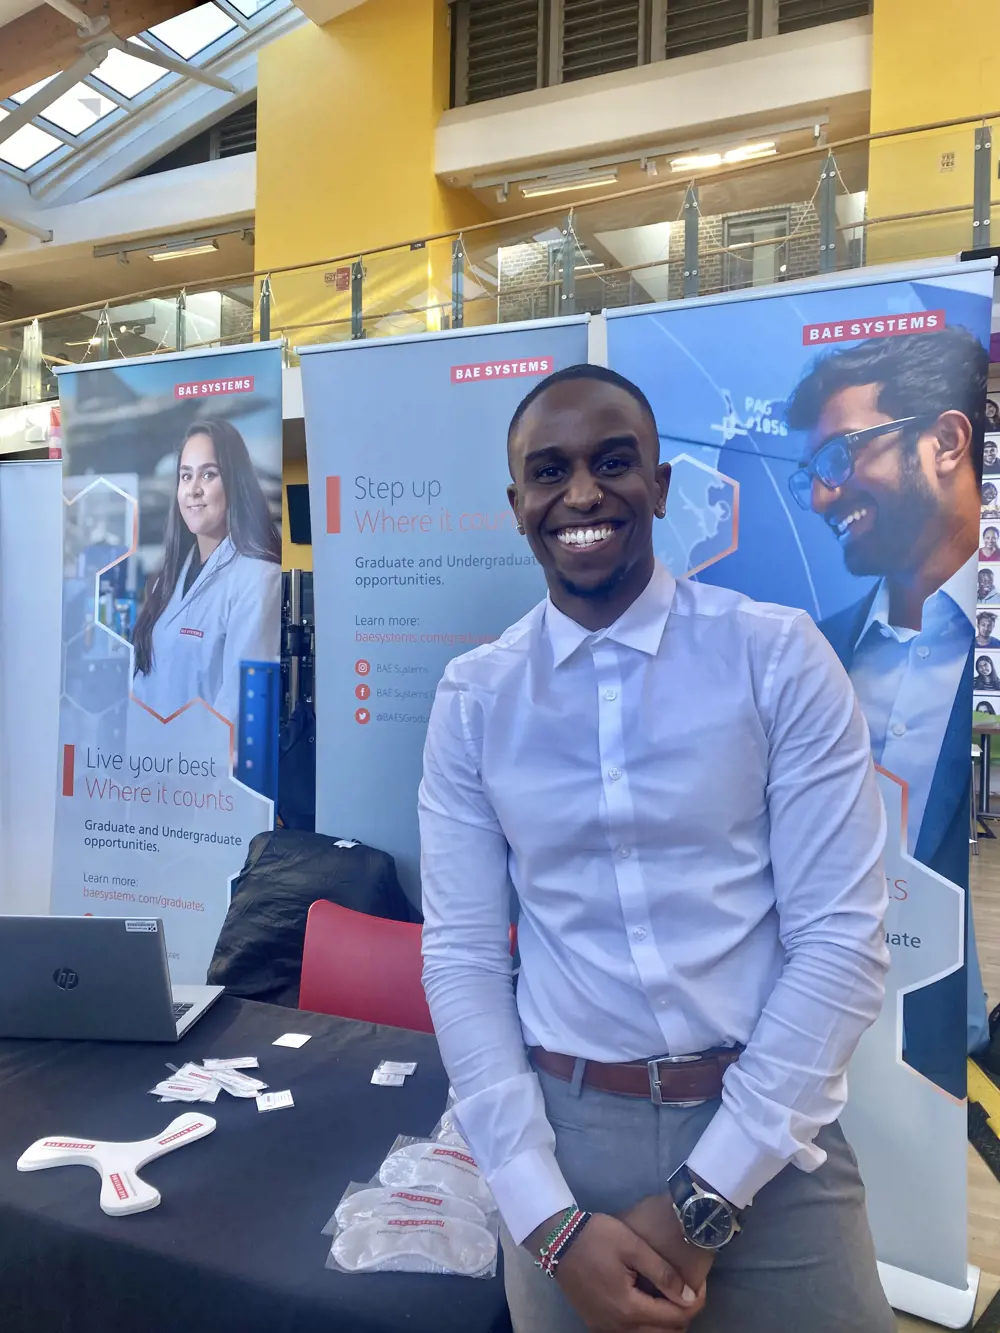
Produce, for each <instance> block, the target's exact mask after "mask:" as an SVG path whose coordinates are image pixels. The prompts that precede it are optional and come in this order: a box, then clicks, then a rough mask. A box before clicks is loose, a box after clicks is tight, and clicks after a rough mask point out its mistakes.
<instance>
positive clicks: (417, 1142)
mask: <svg viewBox="0 0 1000 1333" xmlns="http://www.w3.org/2000/svg"><path fill="white" fill-rule="evenodd" d="M379 1181H380V1183H381V1184H383V1185H386V1186H388V1187H389V1188H390V1189H409V1188H411V1187H412V1186H417V1187H422V1186H425V1185H429V1186H432V1187H436V1188H438V1189H441V1190H444V1191H445V1193H447V1194H455V1195H457V1196H458V1197H459V1198H462V1199H469V1200H471V1202H472V1203H474V1204H476V1205H477V1206H478V1207H479V1208H480V1209H481V1210H482V1211H483V1212H493V1211H494V1209H495V1208H496V1204H495V1203H494V1202H493V1196H492V1195H491V1194H490V1191H489V1188H488V1187H487V1184H486V1181H485V1180H484V1179H483V1176H482V1173H481V1172H480V1170H479V1167H478V1166H477V1165H476V1161H475V1158H474V1157H473V1156H472V1154H471V1153H470V1152H468V1151H467V1150H466V1149H465V1148H464V1146H462V1147H455V1146H452V1145H451V1144H446V1143H436V1142H434V1141H433V1140H427V1139H407V1138H405V1137H403V1136H400V1137H399V1138H398V1139H397V1140H396V1142H395V1143H394V1144H393V1146H392V1149H391V1150H390V1152H389V1155H388V1157H386V1159H385V1161H384V1162H383V1163H382V1166H381V1168H380V1169H379Z"/></svg>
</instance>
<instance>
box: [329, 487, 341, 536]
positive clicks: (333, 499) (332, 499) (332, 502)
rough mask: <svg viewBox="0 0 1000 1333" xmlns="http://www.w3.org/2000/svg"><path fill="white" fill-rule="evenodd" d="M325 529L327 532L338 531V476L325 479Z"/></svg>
mask: <svg viewBox="0 0 1000 1333" xmlns="http://www.w3.org/2000/svg"><path fill="white" fill-rule="evenodd" d="M326 530H327V532H329V533H339V532H340V478H339V477H327V479H326Z"/></svg>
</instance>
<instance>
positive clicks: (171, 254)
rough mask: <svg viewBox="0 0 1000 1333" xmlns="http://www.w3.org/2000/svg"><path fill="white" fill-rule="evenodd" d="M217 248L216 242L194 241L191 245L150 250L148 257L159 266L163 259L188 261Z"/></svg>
mask: <svg viewBox="0 0 1000 1333" xmlns="http://www.w3.org/2000/svg"><path fill="white" fill-rule="evenodd" d="M218 248H219V242H218V241H195V242H193V243H192V244H191V245H173V246H170V247H168V248H167V249H164V250H151V251H150V254H149V257H150V259H151V260H152V261H153V263H154V264H159V263H160V262H161V261H162V260H164V259H189V258H190V257H191V256H192V255H210V254H212V253H214V251H216V250H218Z"/></svg>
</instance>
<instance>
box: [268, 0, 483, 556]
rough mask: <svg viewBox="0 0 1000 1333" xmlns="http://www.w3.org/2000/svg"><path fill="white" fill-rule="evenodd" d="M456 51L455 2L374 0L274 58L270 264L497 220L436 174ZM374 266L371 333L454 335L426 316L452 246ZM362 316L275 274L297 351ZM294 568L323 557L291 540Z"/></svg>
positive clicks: (295, 38)
mask: <svg viewBox="0 0 1000 1333" xmlns="http://www.w3.org/2000/svg"><path fill="white" fill-rule="evenodd" d="M449 46H450V33H449V30H448V6H447V4H446V0H366V2H365V3H364V4H361V5H359V6H358V7H357V8H355V9H353V10H349V11H348V12H347V13H346V14H343V15H342V16H341V17H340V18H337V19H334V20H333V21H332V22H330V23H328V24H327V25H326V27H324V28H318V27H316V26H315V25H314V24H312V23H307V24H305V25H303V26H302V27H301V28H298V29H296V31H295V32H293V33H290V34H289V35H288V36H287V37H284V38H282V39H281V40H280V41H277V42H272V43H271V44H270V45H268V46H265V47H264V48H263V49H262V50H261V52H260V55H259V56H258V86H257V211H256V264H257V267H258V268H259V269H268V268H279V267H283V266H285V265H296V264H305V263H309V262H311V261H314V260H321V259H327V258H330V257H333V256H340V255H346V256H352V255H353V254H356V253H358V252H360V251H363V250H370V249H372V248H373V247H377V246H382V245H392V244H394V243H395V242H399V241H404V242H407V243H408V242H409V241H411V240H416V239H419V238H421V237H424V236H429V235H433V234H435V233H438V232H442V231H448V230H450V229H453V228H459V227H462V226H467V225H468V224H470V223H472V222H479V221H484V220H485V219H486V216H487V215H486V213H485V211H484V210H483V209H482V206H481V205H480V204H479V203H478V202H477V201H476V200H475V199H473V198H472V197H471V196H470V195H467V194H465V193H464V192H462V191H458V190H449V189H447V188H446V187H445V186H443V185H441V184H440V183H439V182H438V180H437V178H436V177H435V175H434V131H435V128H436V126H437V123H438V119H439V118H440V116H441V113H442V111H444V110H445V108H446V107H447V105H448V78H449ZM349 262H350V259H349V258H348V259H347V260H346V261H345V263H349ZM365 268H366V278H365V312H366V326H367V328H368V331H369V333H370V334H375V333H405V332H415V331H421V330H426V329H435V328H440V327H441V311H440V310H436V309H431V310H428V311H426V313H424V311H425V308H426V307H434V306H435V305H438V304H439V303H441V302H446V301H448V299H449V298H450V293H451V242H450V241H440V242H436V243H432V244H430V245H428V246H427V247H426V248H424V249H422V250H413V251H411V250H410V249H409V246H408V244H407V245H406V246H405V247H404V248H402V249H400V250H395V251H393V252H391V253H389V254H384V255H370V256H369V257H368V258H367V259H366V260H365ZM399 310H404V311H407V312H409V313H407V314H404V315H402V316H400V315H398V314H394V313H393V312H396V311H399ZM350 314H351V298H350V293H349V292H344V293H340V292H338V291H337V290H336V288H335V287H334V286H331V285H328V284H327V283H326V282H325V281H324V268H316V269H313V270H310V271H308V272H306V273H295V274H276V275H274V277H273V279H272V313H271V329H272V335H273V336H276V337H277V336H281V335H282V333H284V334H285V336H287V338H288V340H289V343H290V344H291V345H292V346H293V347H294V346H295V345H296V344H301V343H309V342H314V343H315V342H332V341H335V340H340V339H343V338H347V337H349V336H350ZM331 320H335V321H339V322H337V323H333V324H331V323H330V322H329V321H331ZM294 325H305V326H306V327H299V328H294V327H288V326H294ZM305 480H306V465H305V460H304V459H301V458H297V459H290V460H286V464H285V472H284V482H285V485H289V484H294V483H296V482H302V481H305ZM285 504H286V499H285V496H284V495H282V506H283V507H284V506H285ZM284 518H285V531H286V532H287V518H288V516H287V513H285V514H284ZM282 563H283V564H284V565H285V567H286V568H289V567H291V566H295V567H297V568H299V569H311V568H312V550H311V549H310V548H309V547H305V546H292V545H291V543H290V542H288V540H287V536H286V538H285V540H284V547H283V551H282Z"/></svg>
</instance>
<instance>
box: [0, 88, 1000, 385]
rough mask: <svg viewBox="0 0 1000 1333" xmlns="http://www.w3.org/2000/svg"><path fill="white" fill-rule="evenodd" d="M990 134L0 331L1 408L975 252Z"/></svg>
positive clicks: (922, 134)
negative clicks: (217, 361) (59, 388)
mask: <svg viewBox="0 0 1000 1333" xmlns="http://www.w3.org/2000/svg"><path fill="white" fill-rule="evenodd" d="M993 121H1000V112H989V113H987V114H986V115H983V116H976V117H967V118H961V119H956V120H950V121H938V122H935V123H933V124H927V125H917V126H910V127H908V128H906V129H902V130H897V131H887V132H881V133H876V134H864V135H856V136H853V137H851V138H846V139H841V140H839V141H838V142H836V143H832V144H820V143H816V142H809V143H805V144H803V146H801V147H789V148H787V149H785V148H783V150H782V151H780V152H779V153H778V154H777V155H776V156H773V157H770V158H767V159H765V160H763V161H757V162H746V163H741V164H737V165H730V166H723V167H719V168H715V169H711V170H705V171H701V172H698V173H697V174H696V175H695V176H692V175H691V173H687V174H686V175H684V176H681V175H673V174H672V175H671V176H670V177H668V178H667V179H656V180H652V181H649V180H647V181H646V183H644V184H638V185H635V186H633V187H631V188H627V189H624V190H619V191H618V192H617V193H615V194H606V195H603V196H600V197H598V198H594V199H591V200H588V201H587V202H585V203H582V204H579V205H577V206H575V207H573V208H572V209H569V210H567V209H566V208H565V206H559V205H555V206H549V207H545V208H539V209H536V210H533V211H530V212H524V213H521V214H518V215H517V216H515V217H510V218H503V219H498V220H491V221H487V222H482V223H477V224H475V225H473V226H469V227H466V228H464V229H463V230H461V231H444V232H439V233H437V234H436V235H433V236H427V237H421V238H419V239H416V240H412V241H408V242H404V243H402V244H399V245H388V246H381V247H377V248H374V249H371V250H367V251H365V252H363V253H361V254H357V253H354V254H347V255H339V256H334V257H332V258H329V259H325V260H318V261H315V262H313V263H309V264H302V265H287V266H283V267H280V268H271V269H267V270H264V269H258V270H255V271H253V272H245V273H237V274H232V275H228V276H227V277H225V278H224V279H215V280H214V281H212V282H206V283H203V284H189V285H188V286H187V287H186V288H180V289H179V288H178V287H177V286H172V287H156V288H149V289H146V290H144V291H138V292H135V293H133V294H132V295H130V296H127V297H121V298H115V299H114V300H109V301H107V302H101V303H88V304H84V305H76V306H70V307H66V308H65V309H62V310H56V311H51V312H49V313H47V314H44V315H39V316H37V317H34V318H26V319H10V320H6V321H3V322H0V407H5V406H12V405H17V404H24V403H34V402H40V401H44V400H45V399H48V398H54V397H55V396H56V389H55V376H54V374H53V373H52V372H53V369H54V368H55V367H56V366H59V365H69V364H80V363H83V362H86V361H88V360H92V361H99V360H107V359H114V358H115V357H118V356H121V357H131V356H141V355H156V354H158V353H161V352H166V351H178V350H182V349H184V348H189V349H193V348H198V347H210V346H211V347H220V346H221V347H224V346H231V345H237V344H240V343H244V342H247V341H250V340H252V339H254V338H257V339H260V340H266V339H269V338H281V339H283V340H284V341H285V343H286V346H287V348H288V358H289V360H290V361H293V360H294V359H295V352H294V348H295V347H297V346H301V345H306V344H315V343H321V342H331V341H337V340H342V339H343V340H346V339H351V338H369V337H379V336H385V335H391V334H401V333H421V332H433V331H436V330H439V329H443V328H459V327H462V326H463V325H482V324H489V323H496V322H501V323H502V322H506V321H510V320H521V319H530V318H539V317H544V316H553V315H560V314H574V313H578V312H580V311H585V310H590V311H598V310H601V309H605V308H609V307H613V306H623V305H638V304H643V303H646V302H651V301H661V300H672V299H675V298H680V297H690V296H695V295H698V294H706V293H711V292H719V291H726V290H733V289H735V288H740V287H747V286H757V285H762V284H767V283H771V282H783V281H788V280H791V279H795V278H803V277H809V276H812V275H815V274H821V273H833V272H836V271H839V270H843V269H850V268H857V267H860V266H862V265H864V264H866V263H872V262H879V263H882V262H887V261H893V260H907V259H914V260H915V259H921V258H931V257H939V256H941V255H946V254H955V253H957V252H961V251H967V250H972V249H976V250H980V249H984V248H986V247H988V246H989V244H990V240H989V236H990V229H991V223H992V213H993V210H994V208H996V207H1000V201H993V200H992V199H991V197H990V195H991V183H992V177H993V152H992V129H991V123H992V122H993ZM939 150H940V151H939ZM935 155H936V157H937V160H938V161H939V162H940V167H941V175H942V176H947V175H948V174H949V173H950V172H951V171H954V172H955V178H954V180H953V182H950V183H948V187H947V191H946V192H943V191H942V190H941V188H940V180H939V179H938V178H937V174H935V176H934V177H932V176H931V175H929V174H927V171H926V163H927V162H928V161H934V158H935ZM915 161H919V162H921V163H923V164H924V175H923V176H921V174H920V172H919V171H914V162H915ZM869 177H871V179H872V180H873V181H874V182H877V183H878V186H877V189H876V192H875V199H876V202H877V200H878V198H879V197H880V196H879V194H878V189H879V188H884V182H885V181H886V180H890V179H892V180H894V181H895V186H894V192H893V197H894V198H895V199H897V200H899V201H901V202H903V203H913V204H914V205H915V206H914V207H906V208H899V209H896V210H895V211H892V212H884V213H881V214H879V213H873V212H872V211H871V209H870V207H869V203H870V200H871V198H872V193H871V192H870V191H869ZM640 179H645V178H643V177H641V176H640ZM963 195H964V196H965V199H964V201H963V202H958V203H956V202H952V201H953V200H954V199H955V198H956V197H957V198H959V199H962V196H963ZM948 196H950V201H949V200H948ZM935 198H937V199H945V200H946V201H945V202H940V203H937V204H935V202H934V201H935ZM922 204H923V205H925V206H921V205H922Z"/></svg>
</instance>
